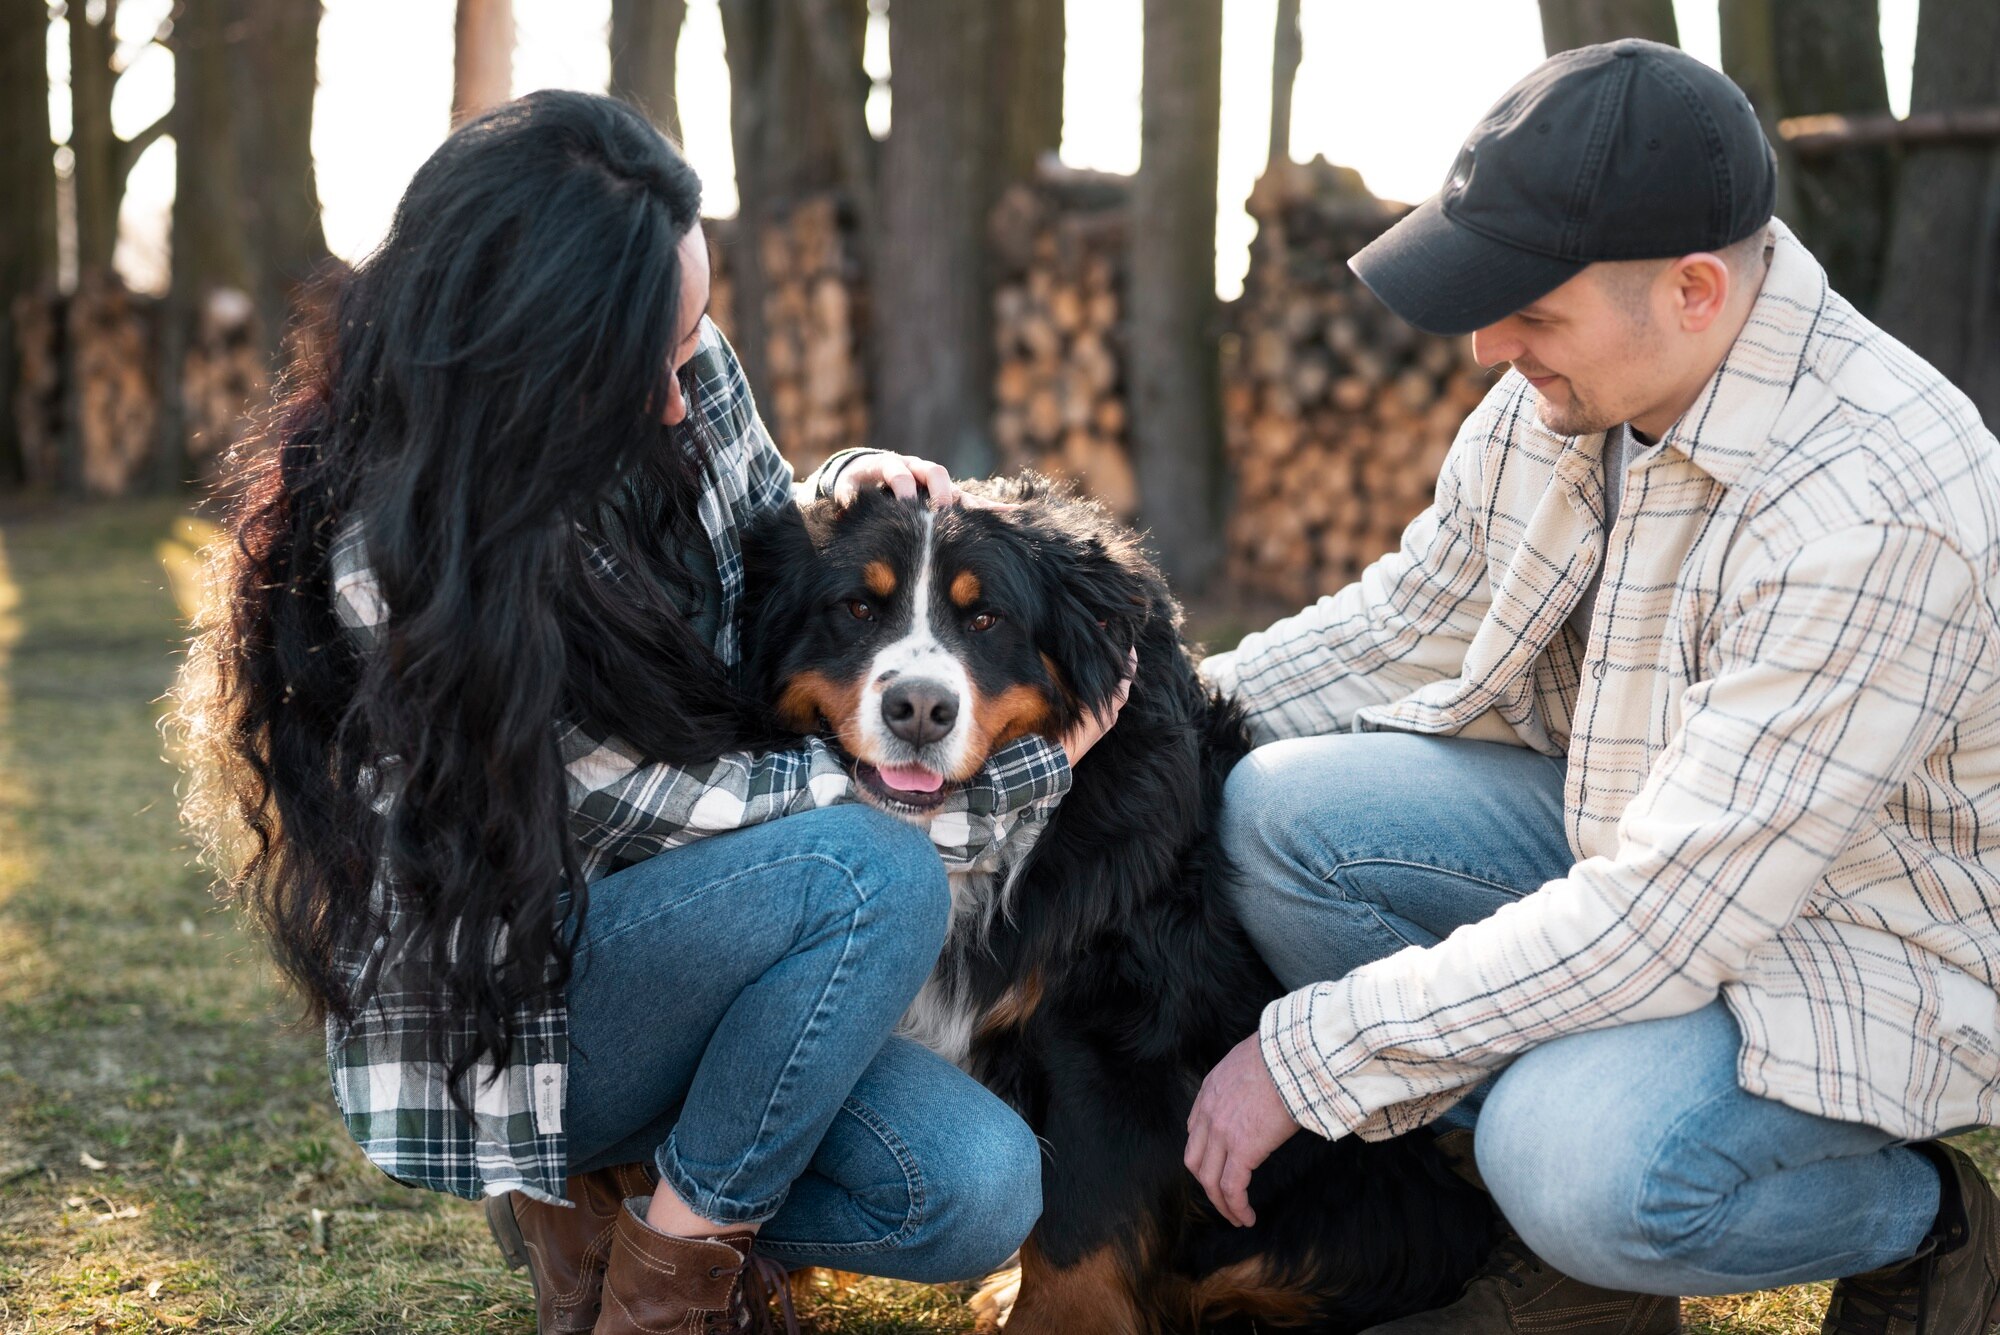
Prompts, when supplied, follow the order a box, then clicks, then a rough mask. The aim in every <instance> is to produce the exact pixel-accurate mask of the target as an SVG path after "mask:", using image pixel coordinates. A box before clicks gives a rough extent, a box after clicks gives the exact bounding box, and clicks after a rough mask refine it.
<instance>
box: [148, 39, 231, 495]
mask: <svg viewBox="0 0 2000 1335" xmlns="http://www.w3.org/2000/svg"><path fill="white" fill-rule="evenodd" d="M236 2H237V0H180V4H179V5H178V6H177V18H176V20H175V23H174V30H173V36H172V38H171V39H170V41H169V45H170V47H171V48H172V50H173V53H174V89H175V93H174V105H173V110H172V111H171V112H170V113H169V114H170V115H171V117H172V128H173V136H174V143H175V146H176V152H175V155H174V161H175V177H174V211H173V281H172V285H171V287H169V289H168V292H167V300H166V304H165V307H164V309H163V310H162V311H161V316H160V326H159V333H160V339H159V342H160V376H159V383H160V385H161V387H162V392H161V394H160V415H159V428H158V429H159V437H158V445H157V448H156V449H155V451H154V462H155V482H156V484H157V485H158V486H159V487H161V488H162V489H165V490H172V489H176V488H179V487H181V486H183V485H185V484H186V483H187V482H188V481H189V480H190V478H189V473H190V466H189V458H188V441H187V416H186V407H185V404H184V403H183V402H182V398H181V379H182V368H183V359H184V357H185V354H186V349H187V339H188V334H189V331H190V329H191V328H192V326H193V324H194V320H195V317H196V313H197V312H198V311H199V310H200V308H201V303H202V302H203V301H204V300H206V299H207V297H208V295H209V293H210V292H212V291H214V290H215V289H216V288H237V289H241V290H244V291H248V290H250V288H251V263H250V256H249V243H248V240H247V238H246V235H245V231H246V229H245V226H244V211H243V209H242V207H241V199H242V196H243V190H242V178H241V176H240V175H239V171H238V168H239V165H240V159H239V156H238V149H239V140H238V132H237V125H236V111H237V108H236V105H235V102H234V99H233V98H231V96H230V88H231V81H230V65H231V63H232V62H233V60H234V53H233V52H232V51H231V49H230V34H231V28H232V26H233V25H232V22H231V19H232V13H231V7H232V5H233V4H234V3H236Z"/></svg>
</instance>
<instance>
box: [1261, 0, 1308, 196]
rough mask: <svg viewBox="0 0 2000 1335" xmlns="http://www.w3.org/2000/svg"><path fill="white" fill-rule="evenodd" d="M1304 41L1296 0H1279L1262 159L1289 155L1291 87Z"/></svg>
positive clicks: (1302, 56)
mask: <svg viewBox="0 0 2000 1335" xmlns="http://www.w3.org/2000/svg"><path fill="white" fill-rule="evenodd" d="M1304 59H1305V42H1304V40H1303V38H1302V37H1301V35H1300V33H1299V0H1278V24H1277V31H1276V33H1275V35H1274V36H1273V38H1272V41H1271V146H1270V151H1269V152H1268V153H1267V154H1266V156H1265V159H1264V160H1265V162H1267V163H1272V162H1286V161H1289V160H1290V159H1291V156H1292V88H1293V85H1294V84H1295V83H1296V82H1297V81H1298V77H1299V62H1300V61H1302V60H1304Z"/></svg>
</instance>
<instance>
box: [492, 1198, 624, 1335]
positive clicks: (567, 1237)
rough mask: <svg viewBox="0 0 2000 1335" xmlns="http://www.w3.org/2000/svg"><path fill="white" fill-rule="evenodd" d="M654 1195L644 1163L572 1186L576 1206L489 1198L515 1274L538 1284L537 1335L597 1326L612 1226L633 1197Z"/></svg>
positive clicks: (568, 1334) (577, 1332)
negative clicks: (525, 1273) (522, 1271)
mask: <svg viewBox="0 0 2000 1335" xmlns="http://www.w3.org/2000/svg"><path fill="white" fill-rule="evenodd" d="M652 1189H653V1185H652V1177H651V1175H650V1174H648V1173H647V1171H646V1167H645V1165H644V1164H637V1163H627V1164H617V1165H615V1166H613V1167H610V1168H600V1169H598V1170H597V1171H596V1172H594V1173H578V1174H577V1175H575V1176H574V1177H572V1178H570V1180H569V1187H568V1190H569V1198H570V1200H571V1202H572V1203H573V1205H574V1208H572V1209H568V1210H565V1209H564V1208H563V1207H562V1206H560V1205H549V1204H546V1203H544V1202H542V1201H538V1200H534V1199H532V1198H531V1197H528V1196H524V1195H522V1194H521V1193H520V1192H518V1191H510V1192H508V1193H506V1194H505V1195H504V1196H488V1197H487V1198H486V1225H487V1227H488V1228H490V1229H492V1230H493V1239H494V1241H495V1242H498V1243H499V1244H500V1254H501V1255H502V1256H504V1257H506V1258H507V1264H508V1265H509V1266H511V1267H513V1268H514V1269H517V1270H518V1269H520V1268H521V1267H522V1266H526V1267H527V1268H528V1280H529V1282H530V1283H531V1284H533V1285H534V1286H535V1330H536V1332H537V1335H583V1332H585V1331H588V1330H590V1329H592V1328H593V1327H594V1326H596V1324H597V1306H598V1292H599V1290H600V1289H602V1288H603V1287H604V1267H605V1264H606V1263H607V1262H608V1261H609V1260H610V1258H611V1233H612V1227H613V1225H615V1224H616V1223H617V1221H618V1211H619V1208H620V1206H621V1205H622V1204H623V1202H624V1200H625V1198H626V1197H627V1196H643V1195H645V1194H647V1193H648V1192H650V1191H651V1190H652Z"/></svg>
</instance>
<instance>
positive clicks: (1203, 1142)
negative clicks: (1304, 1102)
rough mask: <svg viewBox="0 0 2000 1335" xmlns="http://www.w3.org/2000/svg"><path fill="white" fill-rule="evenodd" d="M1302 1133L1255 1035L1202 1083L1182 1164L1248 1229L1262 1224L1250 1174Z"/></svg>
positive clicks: (1225, 1212)
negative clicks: (1252, 1201) (1254, 1204)
mask: <svg viewBox="0 0 2000 1335" xmlns="http://www.w3.org/2000/svg"><path fill="white" fill-rule="evenodd" d="M1298 1129H1299V1124H1298V1123H1297V1122H1295V1121H1293V1120H1292V1114H1291V1113H1290V1112H1289V1111H1287V1110H1286V1108H1285V1100H1284V1098H1283V1097H1282V1096H1280V1095H1279V1093H1278V1086H1277V1083H1276V1082H1275V1081H1273V1080H1272V1079H1271V1072H1270V1070H1269V1068H1267V1067H1266V1066H1265V1065H1264V1052H1263V1049H1262V1048H1261V1047H1259V1046H1258V1043H1257V1035H1255V1034H1252V1035H1250V1037H1248V1038H1246V1039H1244V1040H1243V1041H1242V1042H1241V1043H1238V1044H1237V1045H1236V1046H1235V1047H1233V1048H1231V1049H1230V1050H1229V1055H1228V1056H1226V1057H1224V1058H1223V1059H1222V1060H1221V1061H1219V1062H1217V1063H1216V1064H1215V1069H1214V1070H1213V1071H1210V1072H1209V1073H1208V1079H1206V1080H1204V1081H1202V1082H1201V1093H1199V1094H1197V1095H1195V1099H1194V1109H1193V1111H1191V1112H1190V1113H1188V1143H1187V1153H1186V1154H1185V1155H1183V1156H1182V1159H1181V1161H1182V1162H1183V1163H1185V1164H1186V1165H1187V1167H1188V1171H1189V1172H1190V1173H1193V1174H1194V1175H1195V1177H1196V1178H1197V1179H1199V1180H1200V1182H1201V1186H1202V1190H1203V1191H1206V1192H1207V1193H1208V1199H1209V1200H1210V1201H1211V1202H1212V1203H1213V1204H1214V1206H1215V1208H1216V1209H1217V1210H1219V1211H1221V1213H1222V1217H1223V1218H1224V1219H1227V1220H1228V1221H1229V1222H1230V1223H1232V1224H1235V1225H1236V1226H1237V1227H1238V1228H1248V1227H1250V1226H1251V1225H1252V1224H1254V1223H1256V1222H1257V1212H1256V1211H1254V1210H1252V1209H1251V1208H1250V1174H1251V1173H1253V1172H1255V1171H1256V1168H1257V1165H1259V1164H1261V1163H1263V1162H1264V1160H1266V1159H1268V1158H1270V1157H1271V1152H1272V1151H1273V1150H1276V1149H1277V1148H1278V1146H1280V1145H1282V1144H1284V1143H1285V1142H1286V1141H1288V1140H1290V1139H1291V1138H1292V1136H1293V1134H1294V1133H1295V1132H1297V1131H1298Z"/></svg>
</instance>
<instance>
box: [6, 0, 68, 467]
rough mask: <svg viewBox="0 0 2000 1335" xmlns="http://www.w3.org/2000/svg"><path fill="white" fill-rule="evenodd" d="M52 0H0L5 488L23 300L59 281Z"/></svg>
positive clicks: (15, 434) (11, 462)
mask: <svg viewBox="0 0 2000 1335" xmlns="http://www.w3.org/2000/svg"><path fill="white" fill-rule="evenodd" d="M48 40H49V7H48V0H0V124H4V125H6V126H7V127H8V131H7V133H6V134H4V135H0V487H10V486H15V485H18V484H19V483H20V482H22V481H23V480H25V478H26V476H27V473H26V464H25V460H24V459H23V457H22V445H21V438H20V430H19V426H18V424H17V422H16V420H15V416H14V393H15V385H16V382H17V379H18V377H19V375H20V362H21V350H20V346H19V343H18V342H17V340H16V339H15V336H14V319H13V304H14V300H15V298H17V297H21V296H25V295H28V294H31V293H39V292H42V291H43V290H45V289H47V288H50V287H53V286H54V284H55V278H56V173H55V145H54V144H53V143H51V142H50V139H49V74H48V55H47V52H48Z"/></svg>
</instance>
